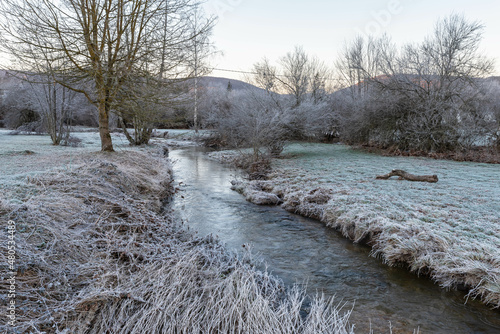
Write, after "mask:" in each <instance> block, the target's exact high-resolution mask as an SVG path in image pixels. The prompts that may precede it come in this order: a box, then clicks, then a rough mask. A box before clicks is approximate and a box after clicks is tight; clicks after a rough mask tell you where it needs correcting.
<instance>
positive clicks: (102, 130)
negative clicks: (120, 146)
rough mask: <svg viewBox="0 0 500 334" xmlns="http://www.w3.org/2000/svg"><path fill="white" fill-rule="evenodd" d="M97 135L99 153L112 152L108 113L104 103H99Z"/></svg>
mask: <svg viewBox="0 0 500 334" xmlns="http://www.w3.org/2000/svg"><path fill="white" fill-rule="evenodd" d="M99 135H100V136H101V151H103V152H114V149H113V142H112V141H111V133H110V132H109V111H108V110H107V108H106V103H105V102H104V103H103V102H101V103H99Z"/></svg>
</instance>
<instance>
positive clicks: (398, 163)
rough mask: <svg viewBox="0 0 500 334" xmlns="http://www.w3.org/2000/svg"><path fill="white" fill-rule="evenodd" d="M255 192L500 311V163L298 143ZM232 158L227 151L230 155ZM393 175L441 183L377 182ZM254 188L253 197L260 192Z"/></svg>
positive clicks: (277, 161)
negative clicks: (399, 173)
mask: <svg viewBox="0 0 500 334" xmlns="http://www.w3.org/2000/svg"><path fill="white" fill-rule="evenodd" d="M283 154H284V158H282V159H275V160H273V162H272V166H273V169H274V172H273V173H272V174H271V175H270V180H269V181H252V184H251V185H250V187H247V188H246V190H242V187H241V185H239V186H238V185H237V186H236V188H239V191H241V192H244V193H245V194H246V195H247V197H249V199H252V198H258V199H259V198H260V199H262V198H264V197H262V196H261V197H259V196H258V193H259V192H258V189H261V190H262V191H263V192H272V193H273V194H275V195H277V196H278V197H280V198H281V201H282V205H283V207H284V208H286V209H287V210H290V211H293V212H297V213H300V214H303V215H306V216H311V217H315V218H318V219H320V220H321V221H323V222H324V223H326V224H327V225H329V226H331V227H333V228H336V229H339V230H340V231H342V233H343V234H344V235H345V236H346V237H348V238H351V239H352V240H354V241H357V242H367V243H369V244H370V245H371V246H372V247H373V250H372V254H373V255H374V256H380V257H381V258H383V260H384V261H385V262H387V263H388V264H390V265H397V264H400V263H406V264H408V265H409V267H410V269H411V270H413V271H416V272H419V273H423V274H429V275H431V276H432V278H433V279H435V280H436V281H437V282H439V283H440V284H441V285H442V286H443V287H445V288H455V287H460V286H465V287H467V288H468V289H470V296H479V297H480V298H481V299H482V300H483V301H484V302H485V303H489V304H490V305H492V306H494V307H499V306H500V166H499V165H493V164H481V163H461V162H453V161H443V160H433V159H427V158H411V157H382V156H378V155H375V154H368V153H364V152H360V151H356V150H353V149H350V148H348V147H346V146H343V145H328V144H292V145H289V146H288V147H286V149H285V151H284V153H283ZM226 155H227V153H226ZM392 169H403V170H405V171H407V172H409V173H412V174H422V175H432V174H437V175H438V177H439V182H437V183H421V182H409V181H401V180H398V179H397V178H393V179H390V180H376V179H375V177H376V176H377V175H381V174H386V173H388V172H390V171H391V170H392ZM255 189H257V191H256V190H255Z"/></svg>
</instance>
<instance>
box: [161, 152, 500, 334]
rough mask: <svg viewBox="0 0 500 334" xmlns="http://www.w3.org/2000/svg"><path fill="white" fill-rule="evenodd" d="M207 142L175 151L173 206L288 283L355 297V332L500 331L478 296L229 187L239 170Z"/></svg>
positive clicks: (499, 316) (497, 316) (499, 317)
mask: <svg viewBox="0 0 500 334" xmlns="http://www.w3.org/2000/svg"><path fill="white" fill-rule="evenodd" d="M202 151H203V150H202V149H200V148H188V149H182V150H174V151H171V158H172V159H173V160H174V161H175V164H174V171H175V178H176V183H180V188H181V189H182V191H181V192H180V193H179V194H178V195H177V196H176V198H175V199H174V201H173V203H172V204H171V205H172V207H173V209H174V210H175V212H176V214H178V215H179V216H180V217H181V218H182V219H183V220H184V221H186V222H187V225H188V226H189V227H190V228H191V229H194V230H196V231H198V233H199V234H201V235H206V234H210V233H212V234H215V235H218V236H219V237H220V239H221V240H222V241H223V242H224V243H226V244H227V246H228V247H229V248H232V249H237V250H238V249H241V247H242V245H244V244H250V245H251V246H252V248H253V250H254V253H257V254H259V256H261V257H262V258H263V259H264V260H265V262H266V263H267V264H268V269H269V270H271V271H272V272H273V273H274V274H276V275H277V276H279V277H280V278H281V279H283V280H284V281H285V283H289V284H292V283H295V282H299V283H304V282H307V289H308V291H309V292H310V293H315V292H316V291H323V292H324V293H325V294H326V295H329V296H331V295H335V296H336V298H337V299H338V300H339V301H340V300H343V301H348V302H351V303H355V307H354V311H353V314H352V316H351V321H352V322H353V323H354V324H356V329H357V330H356V332H358V333H368V332H369V329H370V327H371V328H372V329H373V330H374V332H375V333H388V332H389V321H390V322H391V324H392V327H393V331H392V332H393V333H412V332H413V330H414V329H417V328H418V329H419V331H420V333H454V334H461V333H464V334H465V333H500V312H498V311H492V310H489V309H488V308H486V307H485V306H483V305H482V304H481V303H479V302H477V301H469V302H468V303H467V304H465V305H464V302H465V297H464V294H463V293H461V292H446V291H443V290H441V289H440V288H439V287H438V286H436V285H435V284H433V283H432V282H431V281H430V280H428V279H423V278H418V277H417V276H416V275H414V274H411V273H409V272H408V271H407V270H406V269H403V268H390V267H387V266H386V265H384V264H382V262H381V261H380V260H379V259H375V258H372V257H369V255H368V253H369V251H370V249H369V248H368V247H366V246H360V245H355V244H352V243H351V242H350V241H348V240H346V239H344V238H342V237H341V236H340V235H339V234H338V233H337V232H336V231H333V230H332V229H329V228H326V227H325V226H324V225H323V224H321V223H319V222H317V221H315V220H312V219H307V218H304V217H300V216H297V215H293V214H290V213H288V212H286V211H284V210H283V209H281V208H279V207H268V206H257V205H254V204H251V203H248V202H246V201H245V200H244V198H243V197H242V196H241V195H239V194H237V193H236V192H233V191H232V190H230V181H231V179H232V178H233V177H234V175H235V174H237V173H238V172H237V171H234V170H231V169H229V168H227V167H224V166H222V165H220V164H218V163H217V162H213V161H211V160H209V159H208V158H206V156H205V155H204V153H203V152H202Z"/></svg>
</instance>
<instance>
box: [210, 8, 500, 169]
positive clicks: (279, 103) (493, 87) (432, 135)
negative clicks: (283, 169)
mask: <svg viewBox="0 0 500 334" xmlns="http://www.w3.org/2000/svg"><path fill="white" fill-rule="evenodd" d="M482 31H483V26H482V25H481V24H480V23H478V22H471V21H468V20H467V19H466V18H464V17H463V16H461V15H456V14H454V15H451V16H449V17H447V18H445V19H443V20H440V21H439V22H438V23H437V24H436V25H435V27H434V31H433V33H432V34H431V35H430V36H428V37H427V38H426V39H425V40H424V42H422V43H419V44H408V45H404V46H402V47H398V46H396V45H395V44H394V43H393V42H392V41H391V39H390V37H389V36H382V37H379V38H373V37H367V38H363V37H357V38H356V39H354V40H353V41H351V42H349V43H346V44H345V46H344V48H343V49H342V51H341V53H340V55H339V57H338V59H337V61H336V62H335V66H334V69H333V70H330V69H329V68H328V66H326V65H325V64H324V63H322V62H320V61H318V60H317V59H316V58H314V57H310V56H309V55H307V53H306V52H305V51H304V50H303V49H302V48H300V47H296V48H295V50H293V51H292V52H290V53H287V54H286V55H285V56H283V57H282V58H280V59H279V60H278V62H277V63H276V64H275V65H273V64H271V62H270V61H269V60H267V59H265V58H264V59H263V60H262V61H260V62H258V63H256V64H255V65H254V68H253V73H254V74H253V75H252V76H251V78H249V80H251V81H252V82H253V83H254V84H255V85H256V86H258V87H260V88H261V90H258V91H253V92H250V93H248V92H247V93H242V92H223V91H221V92H218V93H217V92H215V93H213V94H212V96H210V97H209V98H208V100H207V106H206V108H205V115H204V117H205V122H206V125H207V126H209V127H214V128H216V129H217V130H218V132H219V134H220V137H221V140H222V141H225V142H227V144H228V145H230V146H234V147H241V146H246V147H252V148H253V152H254V154H253V155H254V158H255V159H257V158H258V156H259V154H268V153H276V152H279V151H280V149H281V148H282V145H283V143H284V142H285V141H287V140H296V139H308V138H312V139H316V140H318V139H323V140H324V139H330V140H331V139H336V140H338V141H342V142H345V143H348V144H355V145H369V146H374V147H379V148H394V149H397V150H401V151H423V152H450V151H466V150H470V149H471V148H473V147H476V146H482V147H485V146H486V147H492V148H494V149H496V150H498V149H500V97H499V96H500V94H499V93H500V80H496V79H495V78H486V77H487V76H488V75H491V73H492V72H493V69H494V63H493V61H492V60H491V59H488V58H486V57H484V56H483V55H482V54H481V52H480V49H479V47H480V41H481V38H482ZM497 79H498V78H497Z"/></svg>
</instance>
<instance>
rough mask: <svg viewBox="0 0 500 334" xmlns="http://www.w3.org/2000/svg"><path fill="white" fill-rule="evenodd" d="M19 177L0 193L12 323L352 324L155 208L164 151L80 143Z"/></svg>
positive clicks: (79, 328)
mask: <svg viewBox="0 0 500 334" xmlns="http://www.w3.org/2000/svg"><path fill="white" fill-rule="evenodd" d="M26 182H28V185H27V186H29V187H31V188H33V191H31V192H28V193H29V194H30V195H29V196H26V197H24V198H20V199H19V200H21V203H18V202H12V201H9V200H7V199H6V198H1V196H0V219H1V220H2V221H7V220H13V221H15V222H16V242H17V258H18V260H17V261H18V262H17V264H18V268H17V289H18V291H17V296H16V302H17V314H16V316H17V330H18V332H32V333H131V334H135V333H137V334H138V333H141V334H142V333H215V332H220V333H317V332H324V333H352V332H353V328H352V326H350V325H349V324H348V317H349V313H350V312H349V310H347V311H345V312H343V311H340V308H339V307H337V306H336V305H334V304H333V301H332V300H328V301H326V300H324V299H322V298H320V297H319V298H313V299H312V301H311V302H307V301H306V300H307V299H306V296H305V295H304V292H303V290H300V289H299V288H297V287H295V288H292V289H287V288H286V287H284V285H283V284H282V283H281V281H279V280H278V279H277V278H275V277H273V276H271V275H269V274H268V273H266V272H262V271H258V270H256V269H254V266H253V264H252V261H251V260H250V259H249V258H245V257H243V258H238V257H237V256H236V255H234V254H230V253H228V252H227V251H226V250H225V249H224V248H223V247H222V246H221V244H220V243H218V242H217V241H216V240H214V239H213V238H212V237H206V238H195V237H194V236H192V235H190V234H188V233H187V232H185V231H184V230H182V229H181V227H180V226H179V225H178V224H176V222H175V221H173V220H172V218H171V216H170V215H169V214H168V213H167V212H162V210H161V209H162V207H163V205H162V201H161V199H162V198H165V197H168V196H169V195H170V194H171V193H172V189H173V187H172V185H171V182H172V178H171V170H170V166H169V164H168V163H167V162H166V160H165V159H162V158H160V157H153V156H151V155H150V154H147V153H140V152H120V153H114V154H112V155H109V154H105V153H94V154H91V153H87V154H82V156H81V157H79V158H78V160H77V161H73V164H72V167H69V168H66V169H65V170H63V169H60V170H55V171H48V172H44V173H42V174H38V175H31V176H30V177H28V178H27V179H26ZM4 236H5V234H2V238H4ZM6 245H7V243H6V242H4V241H2V242H1V245H0V248H1V249H0V263H7V261H6V255H7V254H8V252H7V249H6V248H5V246H6ZM3 269H6V268H2V270H3ZM5 284H6V282H5V281H2V283H1V287H0V288H2V289H5V288H6V286H4V285H5ZM5 303H6V300H5V299H2V304H4V306H5V305H6V304H5ZM306 308H307V309H308V310H307V312H306V313H307V315H306V316H304V310H305V309H306ZM6 326H7V325H6V324H5V323H3V324H1V325H0V330H1V331H4V330H7V327H6Z"/></svg>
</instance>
